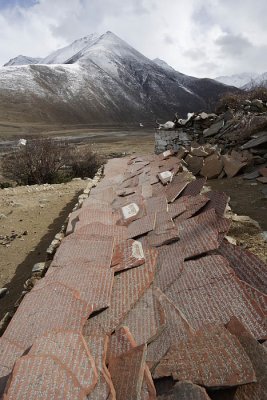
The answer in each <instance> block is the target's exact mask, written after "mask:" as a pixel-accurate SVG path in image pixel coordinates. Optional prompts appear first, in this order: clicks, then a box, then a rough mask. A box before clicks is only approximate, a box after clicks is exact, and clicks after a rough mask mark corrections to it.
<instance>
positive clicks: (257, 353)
mask: <svg viewBox="0 0 267 400" xmlns="http://www.w3.org/2000/svg"><path fill="white" fill-rule="evenodd" d="M226 327H227V329H228V330H229V331H230V332H231V333H232V334H233V335H235V336H237V338H238V340H239V342H240V343H241V345H242V347H243V348H244V350H245V352H246V354H247V355H248V357H249V359H250V361H251V363H252V366H253V368H254V371H255V374H256V379H257V382H256V383H250V384H247V385H242V386H239V387H238V388H237V391H236V393H235V396H234V400H247V399H251V400H261V399H265V398H266V396H267V352H266V350H265V349H264V348H263V346H262V345H260V344H259V343H258V342H257V340H255V339H254V338H253V337H252V336H251V335H250V334H249V333H248V332H247V331H246V329H245V328H244V326H243V325H242V324H241V323H240V321H238V320H236V319H231V320H230V322H229V323H228V324H227V325H226Z"/></svg>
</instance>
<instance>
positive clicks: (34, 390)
mask: <svg viewBox="0 0 267 400" xmlns="http://www.w3.org/2000/svg"><path fill="white" fill-rule="evenodd" d="M4 398H5V400H36V399H44V400H51V399H54V400H63V399H77V400H78V399H79V400H86V394H85V392H84V391H83V389H82V388H81V386H80V385H79V382H78V381H77V379H76V378H75V376H74V375H73V374H72V373H71V372H70V371H69V370H68V369H67V368H66V367H65V366H64V365H63V364H61V363H60V362H59V361H58V360H57V359H56V358H54V357H48V356H25V357H22V358H21V359H19V360H18V361H17V362H16V364H15V368H14V371H13V374H12V380H11V382H10V384H9V388H8V392H7V394H6V396H5V397H4Z"/></svg>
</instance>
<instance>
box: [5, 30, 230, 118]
mask: <svg viewBox="0 0 267 400" xmlns="http://www.w3.org/2000/svg"><path fill="white" fill-rule="evenodd" d="M228 90H229V87H227V86H225V85H223V84H221V83H218V82H216V81H214V80H211V79H197V78H194V77H190V76H187V75H184V74H181V73H180V72H177V71H175V70H174V69H173V68H171V67H170V66H168V65H166V64H164V65H163V64H162V62H161V65H160V63H159V62H158V61H157V62H154V61H152V60H150V59H148V58H147V57H145V56H144V55H143V54H141V53H139V52H138V51H137V50H135V49H134V48H133V47H131V46H130V45H128V44H127V43H126V42H124V41H123V40H122V39H120V38H119V37H118V36H116V35H114V34H113V33H112V32H106V33H105V34H103V35H96V34H93V35H89V36H86V37H84V38H82V39H79V40H76V41H75V42H73V43H72V44H71V45H69V46H66V47H64V48H62V49H59V50H57V51H56V52H53V53H52V54H50V55H48V56H47V57H45V58H43V59H42V60H40V61H38V63H35V64H32V63H31V64H29V65H23V66H21V65H16V66H10V65H9V66H6V67H2V68H0V93H1V96H0V119H1V120H16V121H18V120H23V121H25V120H26V121H30V122H32V121H34V122H38V121H46V122H55V123H91V122H94V123H95V122H96V123H99V122H102V123H105V122H106V123H111V122H115V121H116V122H119V121H121V122H131V121H140V120H142V121H145V120H147V121H153V120H155V119H156V118H163V119H167V118H168V119H169V118H170V117H171V116H172V115H173V114H174V113H175V112H178V113H180V115H181V116H184V115H186V113H187V112H188V111H192V110H195V111H198V110H204V109H207V108H208V107H209V106H210V105H211V104H214V103H215V102H216V101H217V98H218V96H219V95H221V94H222V93H224V92H226V91H228Z"/></svg>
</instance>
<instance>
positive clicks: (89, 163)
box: [68, 146, 104, 178]
mask: <svg viewBox="0 0 267 400" xmlns="http://www.w3.org/2000/svg"><path fill="white" fill-rule="evenodd" d="M103 162H104V159H103V157H101V156H100V155H99V154H97V153H96V152H94V151H93V149H92V147H91V146H86V147H84V146H83V147H76V148H74V149H73V150H72V152H71V154H70V160H69V163H68V165H70V166H71V169H72V176H73V177H80V178H85V177H87V178H93V177H94V175H95V174H96V172H97V170H98V168H99V167H100V166H101V165H102V164H103Z"/></svg>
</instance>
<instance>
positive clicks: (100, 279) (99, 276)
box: [33, 262, 114, 312]
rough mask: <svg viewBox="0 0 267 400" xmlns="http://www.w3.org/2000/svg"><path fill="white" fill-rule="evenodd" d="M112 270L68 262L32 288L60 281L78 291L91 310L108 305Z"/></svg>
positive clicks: (112, 276) (39, 287)
mask: <svg viewBox="0 0 267 400" xmlns="http://www.w3.org/2000/svg"><path fill="white" fill-rule="evenodd" d="M113 278H114V272H113V271H112V270H111V269H110V268H108V269H107V268H103V267H101V266H100V265H99V266H88V265H86V264H84V263H83V262H81V263H68V264H66V265H65V266H64V267H63V268H56V271H55V273H54V274H50V275H48V276H47V277H45V278H43V279H41V280H40V281H39V282H38V283H37V284H36V285H35V286H34V288H33V290H34V291H35V290H39V289H41V288H43V287H46V286H48V285H50V284H51V283H53V282H57V283H61V284H62V285H65V286H67V287H69V288H70V289H72V290H75V291H77V292H78V293H79V297H80V299H81V300H83V301H84V302H85V303H86V304H88V305H89V306H90V307H92V312H95V311H99V310H101V309H103V308H106V307H109V305H110V298H111V292H112V286H113Z"/></svg>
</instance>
